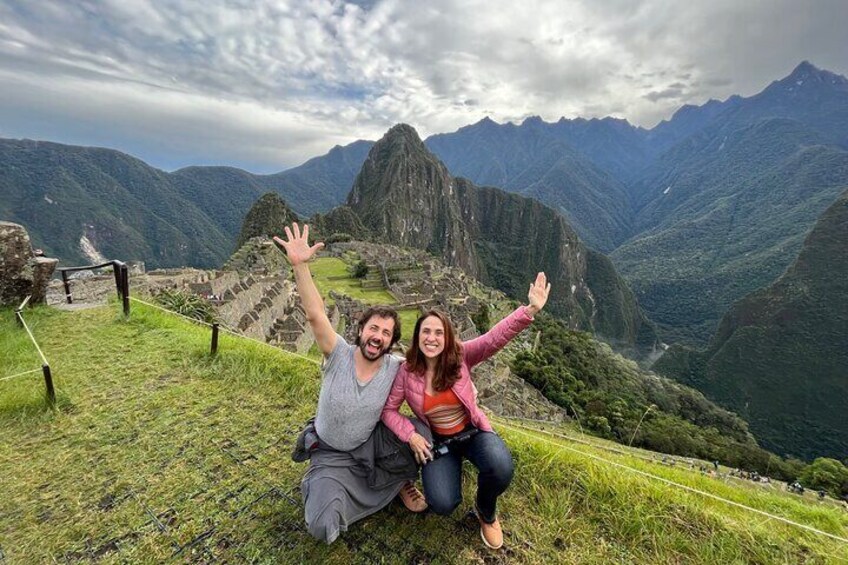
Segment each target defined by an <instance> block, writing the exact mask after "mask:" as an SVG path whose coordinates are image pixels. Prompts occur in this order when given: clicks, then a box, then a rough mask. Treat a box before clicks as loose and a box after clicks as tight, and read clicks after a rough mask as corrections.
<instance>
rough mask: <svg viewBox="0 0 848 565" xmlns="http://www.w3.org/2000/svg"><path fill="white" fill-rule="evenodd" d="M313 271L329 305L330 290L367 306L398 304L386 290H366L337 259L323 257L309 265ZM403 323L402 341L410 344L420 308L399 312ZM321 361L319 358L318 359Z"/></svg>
mask: <svg viewBox="0 0 848 565" xmlns="http://www.w3.org/2000/svg"><path fill="white" fill-rule="evenodd" d="M309 268H310V269H311V270H312V275H313V279H314V280H315V286H317V287H318V292H320V293H321V295H322V296H323V297H324V300H325V301H326V302H327V303H328V304H332V302H333V300H332V298H330V290H334V291H336V292H338V293H341V294H346V295H348V296H350V297H351V298H355V299H357V300H361V301H362V302H364V303H366V304H388V305H392V304H397V300H396V299H395V297H394V296H392V295H391V294H390V293H389V292H388V291H386V290H365V289H363V288H362V285H361V284H360V281H359V279H355V278H353V277H352V276H351V275H350V271H349V270H348V264H347V263H346V262H345V261H342V260H341V259H337V258H335V257H322V258H320V259H316V260H315V261H313V262H311V263H310V264H309ZM398 314H399V315H400V323H401V339H402V340H403V341H404V342H405V343H409V340H410V339H411V338H412V330H413V329H415V322H416V320H418V315H419V310H418V308H404V309H401V310H399V311H398ZM316 358H317V359H320V356H319V357H316Z"/></svg>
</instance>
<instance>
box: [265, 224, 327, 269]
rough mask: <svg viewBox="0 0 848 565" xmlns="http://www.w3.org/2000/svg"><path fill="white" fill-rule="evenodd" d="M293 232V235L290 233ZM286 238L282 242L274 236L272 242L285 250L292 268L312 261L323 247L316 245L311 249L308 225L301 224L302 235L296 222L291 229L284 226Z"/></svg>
mask: <svg viewBox="0 0 848 565" xmlns="http://www.w3.org/2000/svg"><path fill="white" fill-rule="evenodd" d="M292 231H294V233H292ZM286 238H287V240H285V241H284V240H283V239H281V238H279V237H277V236H274V241H276V242H277V243H278V244H280V245H281V246H282V247H283V249H285V250H286V257H288V259H289V263H291V264H292V266H295V265H300V264H301V263H306V262H307V261H309V260H310V259H312V257H313V255H315V253H316V252H317V251H318V250H319V249H321V248H323V247H324V244H323V243H316V244H315V245H313V246H312V247H310V246H309V225H307V224H303V233H301V232H300V227H299V226H298V225H297V222H295V223H293V224H292V227H291V229H290V228H289V227H288V226H286Z"/></svg>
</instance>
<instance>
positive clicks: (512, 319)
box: [462, 273, 551, 367]
mask: <svg viewBox="0 0 848 565" xmlns="http://www.w3.org/2000/svg"><path fill="white" fill-rule="evenodd" d="M550 292H551V284H550V283H549V282H548V279H547V277H546V276H545V273H539V274H538V275H536V280H535V281H534V282H532V283H530V290H529V292H528V293H527V300H528V302H529V304H528V305H527V306H519V307H518V309H516V310H515V311H514V312H513V313H512V314H510V315H509V316H507V317H506V318H504V319H503V320H501V321H500V322H498V323H497V324H495V325H494V326H493V327H492V329H490V330H489V331H488V332H486V333H485V334H483V335H481V336H480V337H477V338H474V339H472V340H470V341H466V342H464V343H463V344H462V355H463V360H464V361H465V362H466V363H467V364H468V366H469V367H473V366H474V365H477V364H478V363H482V362H483V361H485V360H486V359H488V358H489V357H491V356H492V355H494V354H495V353H497V352H498V351H500V350H501V349H503V347H504V346H505V345H506V344H507V343H509V341H510V340H511V339H512V338H514V337H515V336H517V335H518V334H519V333H521V332H522V330H524V329H525V328H526V327H527V326H529V325H530V324H531V323H532V322H533V316H535V315H536V314H537V313H539V311H540V310H541V309H542V308H544V307H545V303H546V302H547V301H548V294H550Z"/></svg>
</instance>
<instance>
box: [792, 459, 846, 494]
mask: <svg viewBox="0 0 848 565" xmlns="http://www.w3.org/2000/svg"><path fill="white" fill-rule="evenodd" d="M798 481H799V482H800V483H801V484H802V485H804V486H805V487H807V488H811V489H815V490H825V491H827V492H829V493H830V494H831V495H833V496H835V497H839V496H842V495H844V494H848V492H843V488H844V485H846V484H848V467H846V466H845V465H843V464H842V463H840V462H839V461H837V460H836V459H830V458H828V457H819V458H818V459H816V460H815V461H813V462H812V463H810V464H809V465H807V466H806V467H804V470H803V471H801V475H800V476H799V477H798Z"/></svg>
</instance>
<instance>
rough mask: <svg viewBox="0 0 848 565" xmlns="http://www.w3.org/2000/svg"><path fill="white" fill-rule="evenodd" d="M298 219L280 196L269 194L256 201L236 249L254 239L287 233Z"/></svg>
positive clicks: (243, 224) (243, 227)
mask: <svg viewBox="0 0 848 565" xmlns="http://www.w3.org/2000/svg"><path fill="white" fill-rule="evenodd" d="M297 220H298V217H297V216H296V215H295V213H294V212H292V211H291V210H290V209H289V207H288V206H286V203H285V202H283V199H282V198H280V195H279V194H277V193H276V192H268V193H266V194H263V195H262V197H261V198H260V199H259V200H257V201H256V204H254V205H253V206H252V207H251V208H250V211H248V213H247V216H245V218H244V223H242V226H241V231H240V232H239V236H238V240H237V242H236V248H240V247H241V246H242V245H244V244H245V243H246V242H247V240H248V239H250V238H252V237H265V238H268V237H272V236H275V235H280V234H283V233H285V227H286V226H290V225H291V223H292V222H294V221H297Z"/></svg>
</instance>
